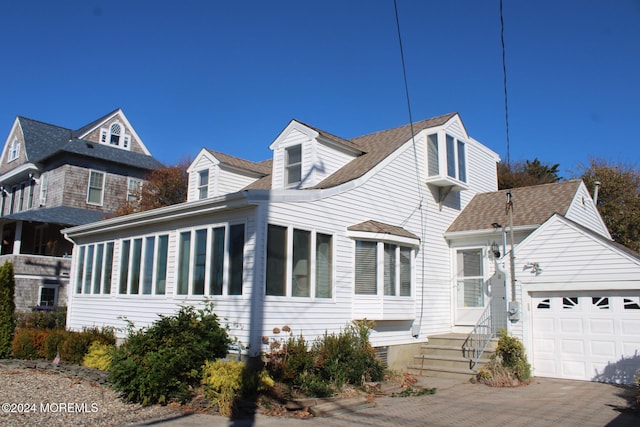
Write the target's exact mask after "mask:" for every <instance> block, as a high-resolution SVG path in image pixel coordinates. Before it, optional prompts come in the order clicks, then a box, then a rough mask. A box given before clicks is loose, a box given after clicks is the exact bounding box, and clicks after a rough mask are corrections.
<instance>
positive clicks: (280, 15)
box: [0, 0, 640, 176]
mask: <svg viewBox="0 0 640 427" xmlns="http://www.w3.org/2000/svg"><path fill="white" fill-rule="evenodd" d="M398 9H399V16H400V23H401V29H402V37H403V44H404V53H405V60H406V69H407V77H408V84H409V91H410V98H411V106H412V113H413V119H414V120H415V121H417V120H421V119H425V118H428V117H433V116H437V115H440V114H444V113H448V112H451V111H457V112H459V113H460V114H461V117H462V120H463V122H464V123H465V125H466V127H467V131H468V132H469V133H470V134H471V136H473V137H474V138H476V139H478V140H479V141H481V142H482V143H484V144H485V145H487V146H488V147H489V148H491V149H493V150H494V151H496V152H497V153H498V154H499V155H500V156H501V157H502V158H503V159H504V158H506V136H505V112H504V94H503V84H502V81H503V80H502V79H503V74H502V62H501V61H502V60H501V45H500V19H499V0H492V1H484V0H483V1H473V0H468V1H445V2H443V1H431V0H429V1H426V0H425V1H420V0H398ZM394 13H395V12H394V6H393V0H370V1H355V0H353V1H340V0H324V1H304V0H298V1H284V0H283V1H278V0H272V1H264V0H256V1H242V0H238V1H225V2H222V1H191V0H183V1H166V0H156V1H141V0H140V1H130V2H129V1H94V0H82V1H80V0H67V1H59V2H53V1H35V0H23V1H20V2H8V3H5V4H3V6H2V9H1V12H0V49H1V52H2V56H3V61H2V66H1V67H0V125H1V126H3V127H4V129H5V134H8V132H9V130H10V127H11V125H12V123H13V120H14V119H15V117H16V116H17V115H22V116H26V117H29V118H32V119H37V120H41V121H44V122H48V123H53V124H56V125H60V126H64V127H69V128H72V129H76V128H79V127H81V126H83V125H85V124H87V123H89V122H91V121H93V120H94V119H96V118H98V117H100V116H102V115H104V114H106V113H108V112H110V111H112V110H114V109H115V108H118V107H120V108H122V109H123V110H124V112H125V114H126V115H127V117H128V118H129V120H130V121H131V122H132V124H133V126H134V127H135V129H136V131H137V132H138V134H139V135H140V136H141V138H142V139H143V141H144V142H145V144H146V145H147V147H148V148H149V149H150V150H151V152H152V153H153V154H154V155H155V156H156V157H157V158H158V159H159V160H160V161H162V162H163V163H165V164H175V163H176V162H177V161H179V160H181V159H184V158H193V157H194V156H195V155H196V154H197V153H198V151H199V150H200V149H201V148H202V147H207V148H211V149H214V150H219V151H222V152H225V153H228V154H232V155H235V156H239V157H243V158H247V159H250V160H263V159H266V158H269V157H270V156H271V152H270V151H269V149H268V146H269V144H270V143H271V142H272V141H273V140H274V139H275V138H276V136H277V135H278V133H279V132H280V131H281V130H282V129H283V128H284V127H285V126H286V125H287V123H288V122H289V121H290V120H291V119H293V118H295V119H298V120H301V121H303V122H306V123H308V124H311V125H313V126H316V127H318V128H321V129H323V130H325V131H327V132H330V133H333V134H335V135H338V136H341V137H343V138H351V137H355V136H359V135H363V134H367V133H371V132H374V131H378V130H382V129H388V128H391V127H394V126H399V125H403V124H406V123H408V122H409V116H408V112H407V102H406V97H405V91H404V83H403V79H402V67H401V61H400V53H399V47H398V38H397V32H396V23H395V15H394ZM504 19H505V43H506V60H507V78H508V95H509V132H510V146H511V160H512V161H513V160H524V159H533V158H534V157H537V158H539V159H540V160H541V161H543V162H546V163H560V169H561V171H562V173H563V175H564V176H570V175H571V171H572V170H576V167H577V165H578V164H580V163H585V162H587V160H588V159H589V157H590V156H595V157H603V158H605V159H607V160H609V161H612V162H626V163H627V164H631V165H633V166H635V167H640V136H639V135H640V133H639V132H638V129H637V128H638V125H639V124H640V81H639V79H640V1H639V0H615V1H604V0H603V1H594V0H582V1H578V0H562V1H551V0H536V1H523V0H504Z"/></svg>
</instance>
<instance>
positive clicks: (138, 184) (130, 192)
mask: <svg viewBox="0 0 640 427" xmlns="http://www.w3.org/2000/svg"><path fill="white" fill-rule="evenodd" d="M132 187H133V188H132ZM141 189H142V180H141V179H138V178H131V177H128V178H127V202H129V203H138V202H140V196H141V194H140V190H141Z"/></svg>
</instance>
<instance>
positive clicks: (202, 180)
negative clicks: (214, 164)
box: [198, 169, 209, 200]
mask: <svg viewBox="0 0 640 427" xmlns="http://www.w3.org/2000/svg"><path fill="white" fill-rule="evenodd" d="M208 196H209V169H205V170H203V171H200V172H198V200H202V199H206V198H207V197H208Z"/></svg>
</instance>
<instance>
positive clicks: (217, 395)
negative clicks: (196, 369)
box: [202, 360, 244, 417]
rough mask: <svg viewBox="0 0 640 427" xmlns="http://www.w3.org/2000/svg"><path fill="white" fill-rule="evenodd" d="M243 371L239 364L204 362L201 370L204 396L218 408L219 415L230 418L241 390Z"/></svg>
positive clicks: (217, 361) (242, 365)
mask: <svg viewBox="0 0 640 427" xmlns="http://www.w3.org/2000/svg"><path fill="white" fill-rule="evenodd" d="M243 369H244V364H243V363H241V362H233V361H229V362H226V361H222V360H216V361H215V362H209V361H207V362H205V365H204V366H203V368H202V385H203V387H204V395H205V396H206V397H207V398H208V399H210V400H211V402H212V403H213V404H214V405H217V406H218V412H220V415H224V416H226V417H228V416H231V414H232V412H233V406H234V402H235V400H236V398H237V397H238V395H239V394H240V391H241V389H242V371H243Z"/></svg>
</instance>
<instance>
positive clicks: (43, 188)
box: [40, 174, 49, 206]
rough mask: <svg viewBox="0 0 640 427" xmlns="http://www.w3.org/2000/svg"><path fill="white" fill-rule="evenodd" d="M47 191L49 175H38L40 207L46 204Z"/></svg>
mask: <svg viewBox="0 0 640 427" xmlns="http://www.w3.org/2000/svg"><path fill="white" fill-rule="evenodd" d="M48 189H49V174H42V175H40V206H45V205H46V204H47V190H48Z"/></svg>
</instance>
